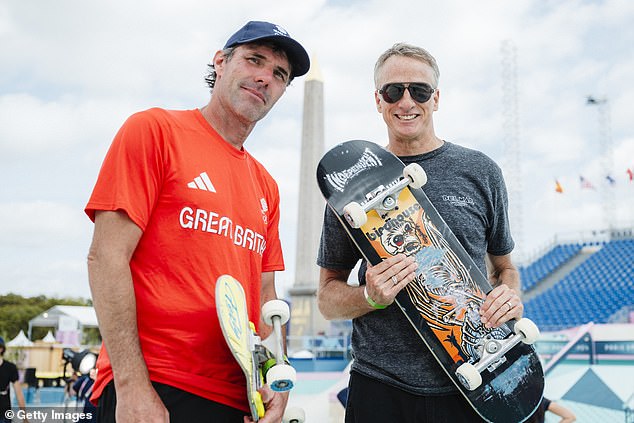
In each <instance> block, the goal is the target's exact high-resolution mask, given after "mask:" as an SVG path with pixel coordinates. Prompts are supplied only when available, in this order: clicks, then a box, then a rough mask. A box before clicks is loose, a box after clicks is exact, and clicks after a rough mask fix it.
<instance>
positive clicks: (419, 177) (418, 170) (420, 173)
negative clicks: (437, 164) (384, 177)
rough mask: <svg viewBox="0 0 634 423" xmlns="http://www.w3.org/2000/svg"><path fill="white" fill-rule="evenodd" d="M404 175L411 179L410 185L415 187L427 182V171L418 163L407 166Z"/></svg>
mask: <svg viewBox="0 0 634 423" xmlns="http://www.w3.org/2000/svg"><path fill="white" fill-rule="evenodd" d="M403 176H405V177H406V178H409V179H411V182H410V183H409V186H410V187H412V188H415V189H418V188H421V187H422V186H423V185H425V184H426V183H427V173H426V172H425V170H424V169H423V168H422V167H421V166H420V165H419V164H418V163H410V164H408V165H407V166H405V169H403Z"/></svg>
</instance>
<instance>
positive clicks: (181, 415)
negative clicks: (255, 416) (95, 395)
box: [97, 382, 247, 423]
mask: <svg viewBox="0 0 634 423" xmlns="http://www.w3.org/2000/svg"><path fill="white" fill-rule="evenodd" d="M152 385H153V386H154V389H155V390H156V392H157V393H158V395H159V397H160V398H161V401H163V404H165V407H166V408H167V411H169V415H170V423H192V422H201V423H206V422H209V423H243V421H244V419H243V416H246V415H247V413H245V412H244V411H242V410H237V409H235V408H232V407H229V406H227V405H224V404H219V403H217V402H214V401H211V400H208V399H206V398H202V397H199V396H198V395H194V394H192V393H189V392H185V391H183V390H181V389H177V388H174V387H172V386H169V385H164V384H162V383H156V382H152ZM116 407H117V395H116V392H115V389H114V382H110V383H109V384H108V385H106V387H105V389H104V390H103V392H102V394H101V397H99V404H98V405H97V422H99V423H116V419H115V409H116Z"/></svg>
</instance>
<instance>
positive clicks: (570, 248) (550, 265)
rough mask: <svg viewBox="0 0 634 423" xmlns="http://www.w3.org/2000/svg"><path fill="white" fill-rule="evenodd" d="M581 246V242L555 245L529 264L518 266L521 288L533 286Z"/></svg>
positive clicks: (525, 289) (527, 288) (526, 288)
mask: <svg viewBox="0 0 634 423" xmlns="http://www.w3.org/2000/svg"><path fill="white" fill-rule="evenodd" d="M582 247H583V245H581V244H566V245H557V246H556V247H554V248H553V249H551V250H550V251H549V252H548V253H546V254H544V255H543V256H542V257H540V258H539V259H538V260H536V261H535V262H533V263H531V264H530V265H529V266H527V267H520V269H519V270H520V277H521V280H522V290H524V291H528V290H530V289H531V288H533V287H534V286H535V284H537V282H539V281H540V280H542V279H543V278H545V277H546V276H548V275H549V274H550V273H552V272H553V271H554V270H556V269H557V268H558V267H559V266H561V265H562V264H564V263H565V262H567V261H568V260H570V259H571V258H572V257H574V255H575V254H577V253H578V252H579V251H580V250H581V248H582Z"/></svg>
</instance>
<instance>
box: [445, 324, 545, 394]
mask: <svg viewBox="0 0 634 423" xmlns="http://www.w3.org/2000/svg"><path fill="white" fill-rule="evenodd" d="M513 331H514V334H513V335H512V336H511V337H510V338H506V339H493V338H491V337H487V338H486V339H483V340H482V341H481V344H480V345H479V347H478V350H479V351H480V353H481V357H480V359H479V360H478V361H477V362H476V363H475V364H472V363H463V364H461V365H460V367H458V369H456V376H457V377H458V380H459V381H460V383H462V385H464V387H465V388H467V389H468V390H470V391H473V390H474V389H476V388H478V387H479V386H480V385H481V384H482V375H481V373H482V372H483V371H484V370H485V369H486V370H488V371H490V372H492V371H494V370H495V369H496V368H497V367H498V366H500V365H501V364H502V363H504V362H505V361H506V357H505V356H504V354H506V353H507V352H508V351H509V350H510V349H511V348H513V347H514V346H515V345H517V344H519V343H520V342H523V343H525V344H532V343H534V342H535V341H536V340H537V338H538V337H539V329H538V328H537V325H535V323H533V321H532V320H530V319H526V318H523V319H520V320H518V321H516V322H515V326H514V328H513Z"/></svg>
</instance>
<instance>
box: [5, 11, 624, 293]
mask: <svg viewBox="0 0 634 423" xmlns="http://www.w3.org/2000/svg"><path fill="white" fill-rule="evenodd" d="M248 20H270V21H273V22H276V23H278V24H280V25H282V26H283V27H285V28H286V29H287V30H288V31H289V32H290V33H291V34H292V35H293V36H294V37H295V38H297V39H298V40H300V41H301V42H302V43H303V44H304V45H305V47H306V48H307V50H308V51H309V52H310V53H311V55H312V56H313V57H315V58H317V61H318V63H319V66H320V67H321V73H322V75H323V78H324V87H325V88H324V98H325V112H326V117H325V125H326V132H325V133H326V145H327V146H333V145H334V144H336V143H338V142H341V141H345V140H348V139H356V138H363V139H369V140H373V141H376V142H377V143H379V144H384V143H385V140H386V131H385V128H384V124H383V122H382V119H381V117H380V115H379V114H378V113H377V112H376V110H375V108H374V104H373V88H374V87H373V83H372V69H373V66H374V61H375V60H376V58H377V57H378V56H379V54H380V53H381V52H383V51H384V50H385V49H386V48H388V47H389V46H390V45H392V44H393V43H394V42H398V41H406V42H410V43H413V44H417V45H420V46H422V47H425V48H427V49H428V50H429V51H430V52H431V53H432V54H434V55H435V56H436V58H437V60H438V62H439V65H440V70H441V79H440V90H441V104H440V110H439V111H438V112H437V114H436V132H437V134H438V135H439V136H440V137H442V138H444V139H446V140H449V141H452V142H456V143H459V144H462V145H466V146H468V147H472V148H476V149H479V150H482V151H484V152H485V153H487V154H488V155H490V156H491V157H492V158H494V159H495V160H496V161H498V162H499V163H500V164H501V165H502V166H503V168H505V166H506V165H505V163H504V157H503V146H502V139H503V138H504V131H503V114H502V112H503V109H502V95H503V92H502V78H501V75H502V65H501V63H502V54H501V45H502V42H503V41H504V40H511V42H512V43H513V45H514V46H515V48H516V49H517V77H518V93H519V95H518V110H519V114H518V124H519V126H518V128H519V132H518V134H519V140H520V144H521V151H522V162H521V163H522V168H521V176H522V178H521V181H522V184H521V186H522V190H521V193H522V203H521V206H522V207H521V209H522V214H523V224H522V225H521V226H520V225H519V224H516V229H517V234H516V238H517V239H518V241H520V240H521V246H522V249H523V250H524V251H525V252H531V251H534V250H536V249H539V248H541V247H543V246H545V245H547V243H548V242H550V241H551V240H552V239H553V237H554V236H555V235H557V234H564V236H565V234H570V233H575V234H577V233H580V232H583V231H588V230H592V229H597V228H601V226H602V219H603V217H602V216H603V215H602V213H603V211H602V206H601V189H604V188H605V186H603V185H602V178H603V174H602V170H601V165H600V163H601V151H600V149H599V141H598V137H599V123H598V110H597V108H596V107H589V106H587V105H586V104H585V101H586V96H587V95H594V96H596V97H598V98H607V99H608V104H609V111H610V122H611V139H612V141H613V145H614V158H613V161H614V177H615V179H616V180H617V184H616V185H615V186H614V187H612V188H611V189H613V190H614V194H615V196H614V197H615V199H616V201H615V215H616V219H617V225H619V226H626V225H629V226H631V225H632V217H631V216H632V212H631V210H632V208H633V207H634V184H632V183H629V182H628V181H627V179H626V174H625V171H626V169H627V168H632V169H634V134H633V128H632V110H633V109H634V107H633V106H634V104H633V103H634V54H633V53H634V51H633V48H632V46H633V45H634V27H632V25H631V22H634V3H633V2H631V1H628V0H615V1H580V0H571V1H566V2H543V1H537V0H532V1H529V0H519V1H513V2H509V1H502V0H499V1H481V2H477V3H473V2H471V3H468V2H463V1H458V0H448V1H443V2H411V3H409V4H404V5H401V6H399V7H395V6H388V5H387V4H386V3H385V2H383V1H379V0H375V1H366V2H345V1H314V0H307V1H304V2H302V3H301V6H300V5H299V4H298V3H297V2H295V1H286V0H283V1H278V2H268V3H263V2H259V1H245V0H236V1H234V2H226V4H220V5H219V4H218V2H215V3H214V4H213V6H211V3H210V2H204V1H200V0H183V1H180V2H170V1H149V0H141V1H135V2H129V1H123V0H113V1H108V2H95V1H85V0H60V1H56V2H46V1H29V2H25V1H22V0H5V1H3V2H2V3H0V57H2V66H0V178H1V180H2V183H1V184H0V294H5V293H8V292H15V293H19V294H22V295H41V294H44V295H63V296H84V297H88V296H89V289H88V283H87V273H86V266H85V257H86V252H87V249H88V246H89V244H90V239H91V235H92V224H91V223H90V221H89V220H88V218H87V217H86V216H85V215H84V214H83V207H84V205H85V203H86V200H87V199H88V197H89V195H90V192H91V190H92V186H93V184H94V182H95V178H96V176H97V172H98V170H99V166H100V164H101V161H102V159H103V156H104V155H105V152H106V150H107V148H108V146H109V144H110V142H111V140H112V137H113V136H114V134H115V133H116V131H117V129H118V128H119V126H120V125H121V123H122V122H123V121H124V120H125V118H126V117H127V116H128V115H130V114H131V113H134V112H135V111H138V110H142V109H146V108H150V107H154V106H160V107H165V108H175V109H184V108H195V107H201V106H203V105H204V104H205V103H206V102H207V100H208V96H209V93H208V91H207V89H206V87H205V84H204V81H203V76H204V73H205V66H206V63H207V62H208V61H209V60H210V58H211V57H212V56H213V54H214V53H215V51H216V50H217V49H219V48H220V47H221V46H222V45H223V44H224V42H225V41H226V39H227V38H228V37H229V35H231V34H232V33H233V32H234V31H235V30H236V29H237V28H238V27H240V26H242V25H243V24H244V23H245V22H246V21H248ZM302 96H303V78H299V79H297V80H296V81H294V82H293V84H292V86H291V87H289V89H288V91H287V93H286V95H285V96H284V97H283V98H282V100H280V102H279V103H278V105H277V106H276V108H275V109H274V110H273V111H272V112H271V113H270V114H269V116H267V117H266V118H265V120H264V121H262V122H261V123H260V124H259V125H258V127H257V128H256V130H255V131H254V133H253V134H252V136H251V138H250V139H249V141H247V144H246V146H247V149H249V150H250V151H251V152H252V153H253V154H254V155H255V156H256V157H258V158H259V159H260V160H261V161H262V162H263V163H264V164H265V165H267V166H268V167H269V169H270V171H271V173H272V174H273V175H274V176H275V177H276V178H277V179H278V182H279V184H280V189H281V194H282V205H283V207H284V212H283V214H282V228H281V231H282V237H283V247H284V249H285V254H286V262H287V271H285V272H283V273H281V274H280V275H279V276H278V280H279V288H280V289H281V290H282V291H283V290H284V289H285V288H286V287H287V286H289V285H290V284H291V283H292V281H293V275H294V263H295V256H294V251H293V250H294V248H295V242H296V240H295V236H296V230H295V228H296V224H297V196H298V183H297V178H298V175H299V145H300V139H301V108H302ZM280 163H283V165H280ZM505 171H507V172H508V169H506V168H505ZM579 175H584V176H585V177H586V178H588V179H590V180H591V181H593V183H594V184H595V185H597V187H598V189H597V190H596V191H590V190H582V189H580V186H579ZM555 179H558V180H559V181H560V182H561V184H562V185H563V187H564V194H563V195H561V194H557V193H555V192H554V180H555ZM520 229H521V230H520Z"/></svg>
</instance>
